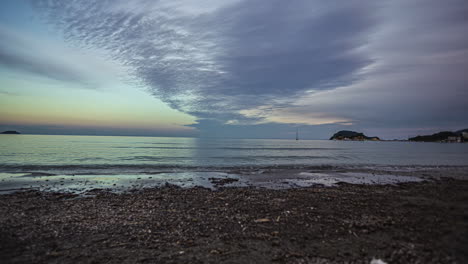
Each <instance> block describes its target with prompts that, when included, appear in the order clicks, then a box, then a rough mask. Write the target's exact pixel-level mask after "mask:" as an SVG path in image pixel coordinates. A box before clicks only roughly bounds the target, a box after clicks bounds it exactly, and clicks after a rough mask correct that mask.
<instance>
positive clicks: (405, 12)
mask: <svg viewBox="0 0 468 264" xmlns="http://www.w3.org/2000/svg"><path fill="white" fill-rule="evenodd" d="M32 3H33V4H34V6H35V7H37V10H40V11H41V14H43V15H44V17H45V18H46V19H47V21H49V22H50V23H51V24H53V25H55V26H56V27H57V28H59V29H60V30H62V32H63V33H64V34H65V36H66V37H67V39H69V40H70V41H71V42H74V43H76V42H78V43H80V45H82V46H84V47H93V48H99V49H104V50H106V51H107V52H108V53H109V54H110V55H111V56H112V57H113V58H114V59H116V60H118V61H120V62H121V63H123V64H125V65H126V66H128V67H129V68H130V69H131V72H132V74H133V75H134V77H135V79H136V80H138V81H140V82H141V83H142V84H144V85H145V86H147V87H149V89H150V91H151V93H152V94H153V95H154V96H156V97H158V98H161V99H162V100H163V101H165V102H167V103H168V104H169V105H170V106H171V107H173V108H175V109H178V110H181V111H184V112H187V113H190V114H192V115H195V116H197V117H198V118H199V119H200V123H199V125H198V127H199V128H203V124H207V122H208V121H207V120H211V121H210V122H209V123H210V124H212V122H218V123H219V124H231V125H234V124H236V125H248V124H265V123H272V122H273V123H286V124H287V123H291V124H306V125H320V124H341V125H344V126H349V125H357V126H359V127H362V128H375V129H378V128H396V127H405V128H411V127H413V128H424V127H451V126H453V127H455V126H457V125H458V126H462V127H463V126H466V124H467V122H468V118H467V115H466V105H468V100H467V98H468V88H467V83H468V82H467V80H468V79H467V77H466V74H465V73H466V72H467V70H468V37H467V34H466V29H467V28H468V20H467V19H466V14H468V4H467V2H466V1H464V0H448V1H436V0H433V1H404V0H395V1H386V2H380V1H371V0H368V1H365V0H363V1H345V2H343V1H311V0H302V1H301V0H298V1H280V0H249V1H246V0H245V1H241V0H230V1H214V0H212V1H188V0H178V1H174V0H172V1H171V0H159V1H150V0H134V1H127V0H125V1H124V0H121V1H110V0H103V1H91V0H75V1H72V0H70V1H61V0H47V1H40V0H38V1H32ZM0 57H1V58H2V60H3V61H6V62H8V61H13V58H10V57H8V56H5V53H4V52H2V50H1V49H0ZM14 61H16V63H17V64H20V65H18V67H20V66H21V65H22V64H21V61H20V60H14ZM210 126H211V125H210Z"/></svg>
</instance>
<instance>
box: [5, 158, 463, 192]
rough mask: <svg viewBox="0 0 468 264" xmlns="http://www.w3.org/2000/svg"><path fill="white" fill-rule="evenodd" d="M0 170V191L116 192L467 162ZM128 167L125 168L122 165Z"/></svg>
mask: <svg viewBox="0 0 468 264" xmlns="http://www.w3.org/2000/svg"><path fill="white" fill-rule="evenodd" d="M20 168H21V169H17V170H9V171H11V172H1V173H0V195H3V194H8V193H13V192H15V191H28V190H36V191H47V192H68V193H74V194H82V193H86V192H88V191H91V190H93V189H104V190H106V191H109V192H116V193H122V192H127V191H130V190H133V189H146V188H160V187H164V186H165V185H168V184H169V185H176V186H179V187H182V188H195V187H202V188H208V189H212V190H216V189H217V188H220V187H255V188H267V189H289V188H304V187H314V186H328V187H331V186H336V185H338V184H340V183H349V184H370V185H373V184H377V185H381V184H398V183H403V182H420V181H433V180H440V179H441V178H444V177H449V178H452V179H459V180H468V166H388V165H380V166H377V165H353V166H335V165H323V166H256V167H255V166H245V167H206V168H204V167H199V168H166V167H162V168H161V167H138V166H136V167H130V169H129V170H126V169H125V168H122V167H119V166H117V167H114V166H111V167H105V168H95V167H91V168H88V167H82V168H81V169H78V168H76V167H71V168H67V169H64V168H62V167H59V168H58V169H54V168H55V167H46V168H44V167H32V168H31V167H20ZM127 169H128V168H127Z"/></svg>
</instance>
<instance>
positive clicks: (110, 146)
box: [0, 135, 468, 191]
mask: <svg viewBox="0 0 468 264" xmlns="http://www.w3.org/2000/svg"><path fill="white" fill-rule="evenodd" d="M467 154H468V144H441V143H416V142H371V141H365V142H352V141H329V140H299V141H295V140H267V139H197V138H160V137H106V136H46V135H1V136H0V178H1V180H0V190H4V191H6V190H16V189H18V188H20V189H21V188H39V189H43V190H54V191H57V190H62V189H67V190H81V191H83V190H88V189H92V188H114V189H116V188H119V186H121V188H142V187H152V186H160V185H161V184H165V183H166V182H169V183H172V184H177V185H179V186H182V187H193V186H202V187H207V188H214V187H213V184H212V183H211V181H209V180H208V179H209V178H225V177H229V178H236V179H239V181H238V182H236V183H235V184H232V185H246V184H247V185H248V184H252V185H255V186H266V187H278V186H279V187H280V188H281V187H284V186H290V187H291V186H293V187H294V186H295V187H301V186H310V185H314V184H322V185H334V184H336V183H338V182H348V183H360V184H372V183H396V182H401V181H414V180H415V179H412V178H408V176H414V175H412V174H411V173H412V172H414V171H416V170H420V169H427V168H437V167H440V166H449V167H450V166H463V167H464V166H468V158H466V157H467V156H468V155H467ZM376 171H377V172H378V173H377V176H376V174H375V172H376ZM389 171H390V173H389ZM350 173H351V174H350ZM352 173H362V175H360V176H357V175H353V174H352ZM400 176H405V177H406V178H398V177H400ZM419 176H420V175H419ZM395 177H397V178H395Z"/></svg>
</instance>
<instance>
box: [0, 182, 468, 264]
mask: <svg viewBox="0 0 468 264" xmlns="http://www.w3.org/2000/svg"><path fill="white" fill-rule="evenodd" d="M216 184H218V185H219V186H218V187H219V188H218V189H217V190H216V191H213V190H209V189H205V188H188V189H183V188H179V187H175V186H171V185H168V186H166V187H162V188H151V189H143V190H138V191H134V192H127V193H123V194H117V193H112V192H107V191H103V190H95V191H91V192H88V193H86V195H85V196H84V197H83V196H78V195H76V194H65V193H51V192H38V191H28V192H20V193H13V194H6V195H0V259H1V260H2V263H116V262H120V263H370V261H371V260H372V259H373V258H376V259H381V260H382V261H384V262H386V263H468V248H467V245H468V181H467V180H456V179H447V178H442V179H439V180H434V181H428V182H419V183H401V184H397V185H352V184H338V185H337V186H334V187H320V186H314V187H307V188H295V189H294V188H293V189H280V190H272V189H263V188H253V187H235V188H223V187H222V185H223V182H222V181H219V182H217V183H216Z"/></svg>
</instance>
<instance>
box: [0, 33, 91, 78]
mask: <svg viewBox="0 0 468 264" xmlns="http://www.w3.org/2000/svg"><path fill="white" fill-rule="evenodd" d="M0 39H2V41H1V42H0V65H3V66H4V67H6V68H8V69H14V70H20V71H24V72H28V73H32V74H35V75H40V76H44V77H47V78H51V79H55V80H60V81H69V82H81V81H82V80H83V77H82V76H81V75H80V74H79V73H78V72H77V71H75V70H74V69H73V68H72V67H68V66H67V65H66V64H65V63H63V62H62V61H59V60H57V59H55V58H54V56H51V55H47V56H44V54H43V53H42V51H43V50H39V49H35V47H34V45H35V44H32V43H34V41H32V40H26V38H25V37H23V36H19V35H18V34H17V33H15V32H12V31H10V30H7V29H6V28H3V27H0ZM36 47H37V46H36Z"/></svg>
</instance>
